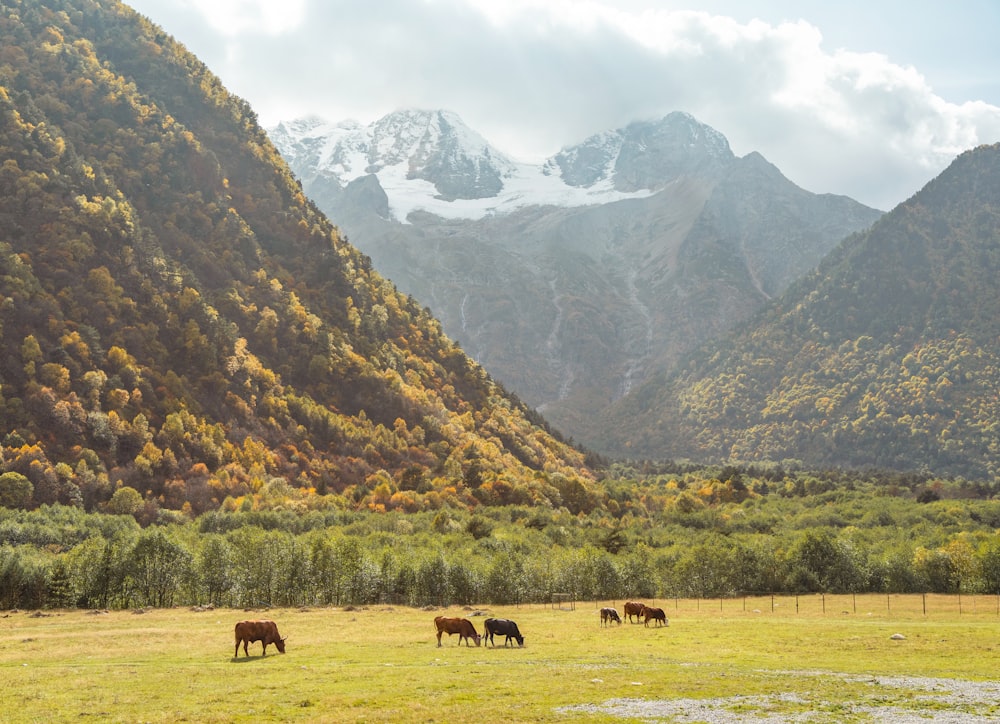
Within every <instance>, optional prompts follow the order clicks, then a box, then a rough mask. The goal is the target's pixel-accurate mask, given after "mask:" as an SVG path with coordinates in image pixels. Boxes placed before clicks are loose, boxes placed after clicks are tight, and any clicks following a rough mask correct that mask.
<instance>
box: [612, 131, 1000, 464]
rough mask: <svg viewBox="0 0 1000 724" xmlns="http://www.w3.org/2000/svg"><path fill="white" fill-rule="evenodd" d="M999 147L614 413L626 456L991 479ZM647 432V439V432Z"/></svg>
mask: <svg viewBox="0 0 1000 724" xmlns="http://www.w3.org/2000/svg"><path fill="white" fill-rule="evenodd" d="M998 279H1000V145H994V146H986V147H980V148H977V149H975V150H973V151H969V152H966V153H964V154H962V155H961V156H959V157H958V158H957V159H956V160H955V161H954V162H953V163H952V165H951V166H950V167H949V168H948V169H946V170H945V171H944V172H943V173H942V174H941V175H940V176H939V177H938V178H936V179H934V180H933V181H932V182H930V183H929V184H928V185H927V186H926V187H924V189H922V190H921V191H920V192H919V193H917V194H915V195H914V196H913V197H912V198H911V199H909V200H908V201H907V202H905V203H903V204H901V205H900V206H899V207H897V208H896V209H895V210H893V211H892V212H891V213H889V214H887V215H886V216H885V217H883V218H882V219H881V220H879V221H878V222H877V223H876V224H875V226H874V227H872V229H871V230H870V231H868V232H866V233H864V234H859V235H855V236H854V237H851V238H850V239H847V240H846V241H845V242H844V243H843V244H842V245H841V246H840V247H838V249H837V250H836V251H835V252H834V253H832V254H831V255H830V256H829V257H828V258H827V259H826V260H824V262H823V264H822V265H821V266H820V268H819V269H818V270H817V271H816V272H815V273H813V274H811V275H810V276H808V277H807V278H805V279H803V280H802V281H800V282H799V283H797V284H796V285H795V286H794V287H793V288H792V289H791V290H790V291H789V292H788V293H787V294H785V295H784V296H783V297H782V298H781V299H780V300H778V301H777V302H776V303H775V304H773V305H772V306H770V307H769V308H768V309H767V310H766V311H765V312H763V313H761V314H760V315H758V317H757V319H756V320H755V322H754V323H753V324H749V325H747V328H746V330H745V331H743V332H742V333H740V334H739V335H737V336H735V337H732V338H729V339H727V340H724V341H722V342H720V343H718V344H716V345H714V347H713V348H711V349H709V350H708V351H707V352H706V351H704V350H703V351H702V353H701V354H700V355H696V356H693V357H692V358H691V361H690V363H689V364H688V365H687V367H686V368H684V369H683V371H682V372H681V373H680V374H678V375H677V376H676V377H674V378H673V379H670V380H667V379H664V378H663V377H661V378H660V379H658V380H655V381H653V382H651V383H650V384H648V385H647V386H645V387H644V388H643V389H641V390H639V391H638V394H635V395H633V396H632V397H631V398H629V399H628V400H626V401H624V402H623V404H622V405H621V406H620V407H619V409H618V410H617V414H618V419H619V422H620V424H619V425H618V426H616V427H613V428H612V429H611V430H609V434H611V435H613V436H614V438H615V440H616V443H617V448H618V450H620V451H622V452H627V453H628V454H631V455H635V456H650V457H666V456H676V457H691V458H695V459H737V460H758V459H770V460H782V459H786V458H792V459H799V460H802V461H804V462H805V463H806V464H807V465H814V466H826V465H834V466H869V465H870V466H879V467H884V468H896V469H909V470H918V469H926V470H932V471H934V472H936V473H939V474H944V473H950V474H958V475H967V476H995V475H996V474H997V473H998V472H1000V341H998V340H1000V282H998ZM647 429H648V430H652V431H653V432H650V433H649V434H644V433H643V434H639V432H640V431H645V430H647Z"/></svg>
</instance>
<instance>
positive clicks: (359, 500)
mask: <svg viewBox="0 0 1000 724" xmlns="http://www.w3.org/2000/svg"><path fill="white" fill-rule="evenodd" d="M0 7H2V9H3V12H2V15H0V35H2V37H3V43H2V45H0V114H2V117H3V124H2V126H0V442H2V447H0V473H3V475H2V476H0V502H3V504H8V505H23V506H28V507H30V506H33V505H37V504H42V503H49V502H56V501H59V502H64V503H72V504H81V505H84V506H85V507H86V508H87V509H88V510H89V509H93V508H95V507H97V506H101V505H104V504H105V503H106V502H107V501H109V499H111V498H112V496H113V495H115V496H118V494H117V493H116V491H118V490H119V489H120V488H132V489H134V490H135V491H138V495H139V497H140V498H141V501H140V502H138V503H137V502H135V501H132V498H134V497H135V496H131V495H128V496H118V497H119V498H122V499H125V503H127V504H133V503H134V504H142V505H145V506H146V507H147V508H148V509H150V511H151V515H153V516H154V517H155V513H156V511H157V510H158V509H160V508H182V507H185V508H187V509H189V510H191V511H192V512H199V511H201V510H205V509H210V508H213V507H217V506H219V505H220V504H222V503H223V502H224V501H225V499H226V498H227V497H230V498H231V499H232V500H233V501H241V500H242V501H244V503H252V501H253V496H258V497H260V496H268V495H272V496H279V497H280V496H288V497H291V498H295V499H299V500H302V501H305V502H306V503H308V499H309V496H310V495H313V494H324V493H327V494H335V493H336V494H342V496H343V499H342V502H343V504H344V505H351V506H362V507H363V506H367V507H372V508H376V509H377V508H379V507H380V506H384V507H388V508H393V507H399V508H403V509H420V508H424V507H429V506H431V507H432V506H436V505H441V504H444V503H448V502H451V503H454V504H457V505H463V504H474V503H476V502H477V501H482V502H496V501H510V500H517V501H520V502H536V501H537V502H541V503H545V504H561V503H563V502H565V500H564V495H570V496H572V495H577V496H579V495H585V494H586V492H587V485H588V484H589V483H588V479H589V472H588V470H587V469H586V466H585V465H584V462H583V456H582V454H581V453H580V452H579V451H577V450H575V449H573V448H571V447H569V446H567V445H566V444H564V443H562V442H560V441H559V440H557V439H555V438H554V437H553V436H552V435H551V434H550V433H549V432H547V431H546V430H545V429H544V423H543V422H542V421H541V420H540V419H538V418H537V417H536V416H533V415H531V414H530V413H529V412H528V411H527V410H526V409H525V408H524V406H523V405H521V404H520V403H519V402H518V401H517V400H516V399H513V398H512V397H510V396H508V395H507V394H506V393H505V392H504V390H503V389H502V388H500V387H499V386H498V385H497V384H495V383H494V382H493V381H492V380H491V379H490V378H489V376H488V375H487V374H486V373H485V372H484V370H483V369H482V368H481V367H479V366H478V365H477V364H475V363H474V362H472V361H471V360H470V359H469V358H468V357H467V356H466V355H465V354H464V352H463V351H462V350H461V349H459V348H458V347H457V346H456V345H455V344H453V343H452V342H451V341H450V340H449V339H448V338H447V337H446V336H445V335H444V334H443V333H442V331H441V328H440V325H439V324H438V323H437V322H436V321H435V320H434V319H433V318H432V317H431V316H430V313H429V312H428V311H427V310H426V309H424V308H421V307H420V306H419V305H418V304H416V303H415V301H414V300H413V299H411V298H407V297H405V296H403V295H401V294H399V293H398V292H397V291H396V289H395V288H394V287H393V286H392V285H391V284H390V283H389V282H387V281H386V280H385V279H383V278H382V277H380V276H379V275H378V274H377V273H376V272H374V271H373V269H372V268H371V265H370V262H369V260H368V258H367V257H365V256H364V255H362V254H360V253H359V252H358V251H357V250H356V249H355V248H353V247H352V246H350V245H349V244H348V243H347V242H346V241H345V240H344V239H343V238H342V237H341V235H340V234H339V232H338V230H337V229H336V228H335V227H334V226H333V225H332V224H331V222H330V221H328V220H327V219H326V218H325V217H324V216H323V215H322V214H321V213H319V212H318V211H317V210H316V209H315V208H314V207H313V206H312V205H311V204H310V203H309V202H308V201H307V199H306V198H305V197H304V195H303V192H302V190H301V188H300V186H299V184H298V183H297V182H296V181H295V179H294V178H293V177H292V175H291V173H290V171H289V170H288V168H287V167H286V165H285V164H284V162H283V161H282V160H281V159H280V157H279V156H278V154H277V152H276V151H275V149H274V148H273V146H272V145H271V143H270V142H269V140H268V139H267V136H266V134H265V132H264V131H263V129H262V128H261V127H260V126H259V125H258V124H257V120H256V117H255V115H254V113H253V111H252V109H251V108H249V107H248V105H247V104H246V103H245V102H244V101H242V100H241V99H239V98H236V97H233V96H231V95H230V94H229V93H227V92H226V90H225V89H224V88H223V87H221V85H220V83H219V81H218V79H217V78H216V77H215V76H213V75H212V74H211V73H210V72H209V71H208V69H207V68H205V66H204V65H203V64H201V63H200V62H199V61H197V60H196V59H195V58H194V57H192V56H191V55H190V54H189V53H187V52H186V51H185V49H184V48H183V47H182V46H180V45H179V44H177V43H176V42H174V41H173V40H172V39H171V38H169V37H168V36H166V35H165V34H164V33H163V32H162V31H160V30H159V29H157V28H156V27H154V26H152V25H151V24H150V23H148V22H147V21H146V20H145V19H143V18H141V17H139V16H138V15H137V14H135V13H134V12H133V11H131V10H130V9H128V8H127V7H126V6H124V5H122V4H120V3H117V2H95V1H93V0H53V1H51V2H46V3H38V2H34V1H30V2H28V1H26V2H19V1H18V0H3V2H0ZM296 489H298V492H296ZM130 501H132V502H131V503H130Z"/></svg>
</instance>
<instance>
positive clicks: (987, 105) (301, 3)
mask: <svg viewBox="0 0 1000 724" xmlns="http://www.w3.org/2000/svg"><path fill="white" fill-rule="evenodd" d="M126 3H127V4H129V5H131V6H132V7H133V8H135V9H136V10H137V11H138V12H140V13H141V14H143V15H145V16H146V17H148V18H149V19H150V20H152V21H153V22H154V23H156V24H157V25H159V26H161V27H162V28H163V29H164V30H166V31H167V32H168V33H170V34H171V35H173V36H174V38H176V39H177V40H178V41H180V42H181V43H183V44H184V45H185V46H186V47H187V49H188V50H190V51H191V52H193V53H194V54H195V55H197V56H198V57H199V58H200V59H201V60H202V61H203V62H204V63H205V64H206V65H207V66H208V67H209V69H210V70H211V71H212V72H213V73H215V74H216V75H217V76H218V77H219V78H220V79H221V80H222V82H223V84H224V85H225V86H226V88H228V89H229V90H230V91H231V92H232V93H235V94H236V95H238V96H241V97H242V98H244V99H245V100H247V101H248V102H249V103H250V104H251V106H253V108H254V109H255V111H256V112H257V114H258V117H259V119H260V121H261V123H262V124H263V125H264V126H265V127H270V126H274V125H276V124H277V123H278V122H280V121H283V120H291V119H293V118H297V117H301V116H306V115H315V116H319V117H321V118H324V119H326V120H329V121H341V120H347V119H352V120H356V121H358V122H361V123H365V124H367V123H370V122H372V121H375V120H377V119H378V118H380V117H382V116H384V115H385V114H387V113H391V112H393V111H395V110H400V109H405V108H416V109H422V110H438V109H442V110H450V111H453V112H455V113H457V114H458V115H459V116H461V118H462V119H463V120H464V121H465V123H466V124H467V125H469V126H470V127H471V128H473V129H474V130H476V131H477V132H479V133H480V134H481V135H483V136H484V137H485V138H486V139H487V140H488V141H489V142H490V143H491V144H492V145H493V146H494V147H495V148H497V149H498V150H500V151H502V152H504V153H506V154H507V155H509V156H511V157H512V158H514V159H516V160H520V161H540V160H542V159H544V158H547V157H549V156H551V155H554V154H555V153H557V152H558V151H559V150H560V149H561V148H563V147H565V146H571V145H575V144H577V143H579V142H581V141H583V140H584V139H585V138H587V137H588V136H590V135H592V134H595V133H599V132H602V131H606V130H613V129H617V128H622V127H624V126H626V125H627V124H628V123H630V122H632V121H646V120H653V119H657V118H661V117H662V116H665V115H666V114H668V113H670V112H672V111H685V112H687V113H690V114H691V115H693V116H694V117H695V118H697V119H698V120H699V121H701V122H703V123H706V124H708V125H710V126H712V127H713V128H715V129H716V130H717V131H719V132H721V133H722V134H723V135H725V136H726V138H727V139H728V140H729V143H730V146H731V147H732V149H733V151H734V153H736V154H737V155H739V156H743V155H745V154H748V153H750V152H753V151H756V152H759V153H760V154H762V155H763V156H764V157H765V158H767V160H769V161H770V162H771V163H773V164H774V165H775V166H777V167H778V168H779V169H780V170H781V171H782V173H784V175H785V176H786V177H788V178H789V179H790V180H791V181H793V182H794V183H796V184H798V185H799V186H801V187H803V188H805V189H806V190H808V191H812V192H815V193H836V194H844V195H847V196H850V197H852V198H854V199H856V200H858V201H861V202H862V203H865V204H868V205H870V206H873V207H876V208H879V209H883V210H890V209H891V208H893V207H894V206H895V205H896V204H898V203H900V202H902V201H905V200H906V199H907V198H909V197H910V196H911V195H912V194H914V193H916V192H917V191H919V190H920V188H922V187H923V186H924V184H926V183H927V182H928V181H930V180H931V179H933V178H934V177H935V176H936V175H938V174H939V173H940V172H941V171H942V170H944V169H945V168H946V167H947V166H948V164H949V163H951V161H952V160H954V158H955V157H956V156H957V155H958V154H960V153H962V152H963V151H966V150H968V149H970V148H974V147H975V146H978V145H980V144H984V143H997V142H1000V43H998V42H996V36H997V33H998V31H1000V2H996V0H954V1H953V2H950V3H944V2H935V3H918V2H914V1H913V0H867V1H862V0H842V1H841V2H836V3H834V2H829V1H812V0H706V1H704V2H683V1H681V2H672V1H671V0H663V1H661V2H654V1H653V0H126Z"/></svg>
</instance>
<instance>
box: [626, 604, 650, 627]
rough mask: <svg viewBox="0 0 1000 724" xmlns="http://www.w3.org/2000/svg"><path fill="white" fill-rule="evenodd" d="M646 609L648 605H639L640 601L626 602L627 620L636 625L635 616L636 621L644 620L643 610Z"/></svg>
mask: <svg viewBox="0 0 1000 724" xmlns="http://www.w3.org/2000/svg"><path fill="white" fill-rule="evenodd" d="M645 607H646V604H644V603H639V602H638V601H626V602H625V618H627V619H628V620H629V623H635V622H634V621H632V617H633V616H635V618H636V620H638V619H640V618H642V609H644V608H645Z"/></svg>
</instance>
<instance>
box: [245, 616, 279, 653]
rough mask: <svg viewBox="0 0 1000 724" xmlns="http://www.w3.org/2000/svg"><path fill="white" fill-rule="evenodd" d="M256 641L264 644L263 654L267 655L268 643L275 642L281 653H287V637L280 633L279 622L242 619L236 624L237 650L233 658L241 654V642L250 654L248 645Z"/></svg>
mask: <svg viewBox="0 0 1000 724" xmlns="http://www.w3.org/2000/svg"><path fill="white" fill-rule="evenodd" d="M254 641H260V642H261V643H262V644H264V649H263V650H262V651H261V654H260V655H261V656H267V646H268V644H274V645H275V646H276V647H277V648H278V653H279V654H283V653H285V639H283V638H282V637H281V634H279V633H278V624H276V623H275V622H274V621H240V622H239V623H238V624H236V652H235V653H234V654H233V658H236V657H237V656H239V655H240V644H243V653H244V654H245V655H246V656H249V655H250V652H249V651H247V646H248V645H249V644H251V643H252V642H254Z"/></svg>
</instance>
